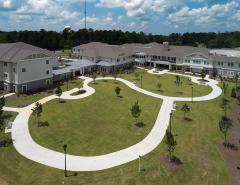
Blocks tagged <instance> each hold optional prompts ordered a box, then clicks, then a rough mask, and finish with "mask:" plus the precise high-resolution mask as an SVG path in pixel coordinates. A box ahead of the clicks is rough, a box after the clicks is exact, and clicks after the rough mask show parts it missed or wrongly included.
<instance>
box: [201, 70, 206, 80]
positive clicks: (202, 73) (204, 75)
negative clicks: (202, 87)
mask: <svg viewBox="0 0 240 185" xmlns="http://www.w3.org/2000/svg"><path fill="white" fill-rule="evenodd" d="M201 77H202V80H204V78H205V77H206V73H205V72H204V71H202V72H201Z"/></svg>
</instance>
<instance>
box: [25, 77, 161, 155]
mask: <svg viewBox="0 0 240 185" xmlns="http://www.w3.org/2000/svg"><path fill="white" fill-rule="evenodd" d="M90 85H91V86H92V87H94V88H95V89H96V93H95V94H94V95H92V96H90V97H88V98H85V99H81V100H74V101H66V103H64V104H59V103H58V100H55V101H51V102H48V103H46V104H44V105H43V110H44V112H43V114H42V117H41V120H42V121H44V122H45V121H47V122H48V123H49V127H43V128H37V127H36V125H35V121H36V120H35V117H33V116H32V117H31V119H30V124H29V128H30V132H31V135H32V137H33V138H34V140H35V141H36V142H37V143H39V144H41V145H43V146H45V147H47V148H51V149H54V150H57V151H61V152H62V150H63V149H62V145H63V142H65V143H67V144H68V145H69V147H68V148H69V153H70V154H76V155H101V154H106V153H110V152H113V151H117V150H120V149H123V148H126V147H128V146H131V145H133V144H136V143H138V142H139V141H141V140H142V139H143V138H144V137H145V136H146V135H147V134H148V133H149V132H150V130H151V129H152V127H153V124H154V123H155V120H156V118H157V115H158V112H159V110H160V106H161V100H159V99H155V98H152V97H149V96H146V95H144V94H140V93H137V92H136V91H134V90H132V89H130V88H128V87H127V86H125V85H124V84H121V83H117V84H116V83H115V82H114V81H108V82H104V81H97V83H96V84H93V83H92V84H90ZM117 86H119V87H120V88H121V96H122V98H119V97H117V96H116V94H115V91H114V90H115V88H116V87H117ZM136 101H138V102H139V104H140V106H141V109H142V115H141V117H140V119H139V121H142V122H144V124H145V126H144V127H143V128H140V129H137V128H135V127H134V123H135V119H134V118H133V117H132V115H131V111H130V109H131V107H132V105H133V104H134V103H135V102H136ZM53 110H54V111H53Z"/></svg>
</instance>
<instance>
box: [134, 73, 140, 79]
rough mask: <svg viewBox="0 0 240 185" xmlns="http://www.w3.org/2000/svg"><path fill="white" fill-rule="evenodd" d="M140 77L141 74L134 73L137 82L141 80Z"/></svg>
mask: <svg viewBox="0 0 240 185" xmlns="http://www.w3.org/2000/svg"><path fill="white" fill-rule="evenodd" d="M139 75H140V74H139V73H138V72H135V73H134V76H135V79H136V80H138V79H139Z"/></svg>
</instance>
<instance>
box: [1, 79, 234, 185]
mask: <svg viewBox="0 0 240 185" xmlns="http://www.w3.org/2000/svg"><path fill="white" fill-rule="evenodd" d="M97 83H98V85H92V86H93V87H94V88H96V90H97V92H96V93H95V94H94V95H93V96H91V97H89V98H86V99H83V100H79V101H67V102H66V103H65V104H61V105H60V106H61V107H60V106H58V105H59V104H57V102H55V101H52V102H49V103H47V104H46V105H49V106H51V107H52V108H54V107H55V108H56V109H52V110H54V111H55V113H56V115H55V118H54V117H52V116H53V113H52V110H51V111H50V113H49V115H50V117H52V119H53V120H58V119H59V118H58V117H62V116H67V115H66V114H67V113H71V112H70V110H69V109H68V108H66V109H65V111H66V113H64V114H57V113H62V110H63V107H65V106H67V107H70V106H75V105H79V106H82V105H81V104H83V103H84V102H89V103H91V98H93V99H96V98H97V97H98V94H101V93H102V92H104V91H105V88H106V87H104V88H103V89H102V88H100V87H101V86H103V85H104V84H103V83H105V82H97ZM107 83H109V84H110V83H111V84H112V85H111V86H114V85H115V84H113V83H112V82H111V81H109V82H107ZM229 84H230V83H229ZM119 86H121V87H122V86H123V88H124V90H123V92H122V95H123V99H119V102H118V103H119V104H121V101H124V99H125V98H130V97H125V96H126V95H124V93H127V91H131V90H129V89H128V88H126V87H125V86H124V85H122V84H119ZM232 86H234V84H230V88H231V87H232ZM230 88H229V94H230V92H231V89H230ZM125 91H126V92H125ZM129 93H130V92H129ZM106 96H107V97H108V98H107V99H110V100H112V99H114V101H117V98H115V97H114V92H113V89H112V90H110V93H108V94H107V95H106ZM133 96H138V97H140V95H139V94H138V93H136V92H135V93H134V95H133ZM102 98H105V97H102ZM99 99H101V97H100V96H99ZM105 99H106V98H105ZM144 99H145V98H144ZM221 99H222V97H219V98H217V99H215V100H212V101H207V102H197V103H193V104H192V103H190V102H188V105H189V106H190V107H191V112H190V113H189V114H188V115H187V116H188V117H189V118H191V119H193V120H192V121H191V122H186V121H184V120H183V112H182V111H181V110H180V109H181V105H182V104H183V103H184V102H179V103H177V105H178V108H177V111H176V112H173V121H172V127H173V132H174V133H175V134H177V137H176V139H177V143H178V145H177V148H176V152H175V155H176V156H177V157H178V158H180V159H181V160H182V162H183V165H182V166H181V168H180V169H179V170H177V171H176V172H169V171H167V169H166V168H165V167H164V165H162V163H161V161H160V158H162V157H164V156H166V155H167V151H166V145H165V143H164V141H163V142H162V143H161V144H160V145H159V146H158V147H157V148H156V149H155V150H154V151H152V152H151V153H150V154H148V155H146V156H144V157H143V159H142V165H143V168H144V169H145V171H144V172H143V173H141V174H139V173H138V161H137V160H136V161H133V162H130V163H128V164H125V165H122V166H119V167H115V168H113V169H109V170H104V171H100V172H81V173H78V174H77V176H71V177H68V178H67V179H65V184H66V185H80V184H88V185H109V184H111V185H146V184H148V185H190V184H199V185H200V184H201V185H210V184H218V185H226V184H230V179H229V175H228V171H227V165H226V164H225V162H224V159H223V157H222V155H221V153H220V151H219V144H220V143H222V142H223V136H222V134H221V133H220V132H219V127H218V121H219V117H220V116H221V115H222V110H221V109H220V108H219V104H220V102H221ZM106 101H108V100H106ZM139 103H140V105H143V102H142V101H140V99H139ZM155 103H156V102H155ZM158 104H160V102H158ZM86 106H87V105H86ZM91 108H92V109H93V110H95V111H101V112H103V113H104V110H105V109H106V111H108V110H109V109H110V108H109V107H103V104H98V105H97V106H96V104H94V106H93V107H91ZM149 108H150V109H151V108H152V107H149ZM47 109H48V107H47V106H44V111H46V110H47ZM101 109H104V110H101ZM152 109H153V110H154V111H157V112H158V111H159V110H158V109H156V110H155V109H154V108H152ZM79 110H80V108H79ZM111 110H112V111H114V112H115V111H116V109H115V107H112V108H111ZM144 110H146V109H145V108H144V109H143V111H144ZM74 111H77V110H74ZM81 111H82V110H80V113H79V117H81V118H80V119H81V120H83V118H84V116H83V115H82V112H81ZM83 111H84V110H83ZM120 111H122V110H119V111H118V112H117V113H119V112H120ZM128 111H129V108H128V109H127V110H126V112H125V110H123V113H122V112H121V115H125V113H127V112H128ZM229 111H231V109H230V110H229ZM84 112H85V113H84V114H85V115H87V114H88V113H87V112H86V111H84ZM90 112H92V110H90ZM149 112H150V111H149ZM128 113H129V112H128ZM44 114H45V113H44ZM153 114H155V112H153V113H152V115H153ZM60 115H61V116H60ZM104 115H106V113H105V114H104ZM116 115H119V114H116ZM203 115H204V116H203ZM82 116H83V117H82ZM44 117H45V115H43V116H42V118H41V119H42V120H44ZM94 117H95V116H94ZM94 117H93V118H91V117H88V118H87V119H88V120H92V119H94ZM111 117H112V116H111ZM114 117H115V116H114ZM71 119H75V118H71ZM99 119H100V121H103V120H102V119H101V117H99ZM122 119H124V118H122ZM31 121H33V120H31ZM66 121H68V120H66ZM83 121H84V120H83ZM120 121H121V120H120V118H119V122H120ZM133 121H134V120H133V119H132V118H131V122H129V124H131V123H132V122H133ZM145 121H148V120H145V119H144V122H145ZM85 122H88V124H90V126H93V125H92V124H93V123H92V121H86V120H85ZM55 124H57V123H55ZM69 124H70V125H71V126H72V125H73V124H75V123H69ZM81 124H82V123H79V127H81ZM52 126H53V127H54V126H55V125H54V123H50V127H48V128H40V129H37V128H35V127H34V124H32V123H30V127H31V131H32V134H33V131H34V130H35V129H36V131H38V132H39V133H41V134H42V136H43V137H44V139H42V140H48V141H50V140H52V141H54V140H56V139H54V137H55V136H56V135H58V133H56V132H54V131H56V130H52V132H49V131H48V129H49V128H51V127H52ZM60 126H61V127H60ZM62 126H65V128H64V127H62ZM85 126H86V129H87V128H90V126H88V125H85ZM101 126H102V128H101V127H99V126H98V128H99V129H101V130H102V129H103V128H104V127H105V126H108V127H110V129H112V128H111V126H112V124H107V123H105V122H103V123H102V125H101ZM114 126H115V125H114ZM58 127H59V128H56V126H55V128H56V129H57V130H60V131H61V132H62V133H63V132H64V131H67V130H68V129H70V128H69V125H67V126H66V124H65V123H63V122H62V121H61V120H60V121H59V123H58ZM120 127H121V128H120ZM149 127H150V124H149ZM119 128H120V129H124V130H125V131H128V129H127V127H126V125H125V123H124V124H122V125H118V124H116V129H115V130H118V132H120V130H119ZM92 129H93V130H88V131H89V133H92V135H94V136H95V137H96V133H94V132H95V131H96V129H95V127H93V128H92ZM129 129H130V130H131V129H132V128H130V127H129ZM147 129H149V128H148V126H147V127H145V128H143V129H142V130H134V129H133V130H131V133H130V134H131V135H129V134H125V133H117V135H116V136H115V135H114V137H112V134H111V133H108V134H110V135H109V140H113V139H114V141H115V143H120V141H117V139H118V140H119V138H118V137H119V135H120V134H122V135H123V136H124V135H125V136H127V137H122V138H120V139H121V140H124V142H125V140H126V142H129V141H127V140H128V138H135V139H136V138H137V136H136V134H135V133H133V132H139V131H143V130H147ZM62 130H64V131H62ZM115 130H114V131H115ZM44 131H45V132H46V133H45V132H44ZM111 131H112V130H111ZM85 132H86V130H82V131H78V133H76V132H75V131H74V132H72V134H71V137H76V135H78V137H80V138H82V137H83V134H84V135H85V136H86V134H85ZM129 132H130V131H128V133H129ZM63 134H65V133H63ZM141 134H142V135H141V137H140V136H139V139H140V138H142V137H143V133H141ZM132 135H133V136H132ZM90 136H91V135H90ZM97 136H99V135H97ZM100 136H101V138H103V139H106V138H107V137H106V136H105V135H104V133H103V134H101V135H100ZM34 137H35V136H34ZM92 137H93V136H92ZM92 137H90V138H89V139H90V140H89V141H91V142H93V141H95V139H94V138H92ZM98 138H99V137H98ZM70 139H71V138H70ZM87 139H88V138H87ZM67 141H69V142H70V140H69V138H68V140H67ZM136 141H137V140H136ZM95 142H98V141H95ZM99 142H101V141H99ZM107 142H108V143H109V142H111V141H107ZM131 142H132V141H131ZM112 143H113V141H112ZM59 144H60V145H61V143H59ZM95 144H96V143H95ZM82 146H83V147H86V144H84V143H81V147H82ZM91 146H92V145H91ZM59 147H60V146H59ZM71 147H72V146H71ZM111 147H112V146H111ZM111 149H113V148H108V147H107V146H106V147H105V146H104V148H103V150H105V151H108V150H111ZM69 150H70V148H69ZM79 150H82V149H79ZM95 150H96V151H92V150H91V151H90V150H89V149H86V151H82V152H88V154H90V153H95V152H96V153H101V152H103V150H101V151H100V150H98V149H95ZM70 152H71V151H70ZM73 152H74V153H75V151H73ZM79 152H80V151H79ZM72 174H73V173H71V172H70V175H72ZM0 176H1V177H3V178H4V179H6V180H7V182H8V183H9V184H10V185H32V184H34V185H43V184H44V185H58V184H62V182H63V181H64V171H61V170H57V169H53V168H49V167H47V166H44V165H41V164H37V163H35V162H32V161H29V160H27V159H25V158H24V157H22V156H21V155H19V154H18V153H17V152H16V151H15V149H14V147H13V146H11V147H7V148H0Z"/></svg>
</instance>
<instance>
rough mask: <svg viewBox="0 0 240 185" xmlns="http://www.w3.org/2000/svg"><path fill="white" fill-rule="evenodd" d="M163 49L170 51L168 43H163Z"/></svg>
mask: <svg viewBox="0 0 240 185" xmlns="http://www.w3.org/2000/svg"><path fill="white" fill-rule="evenodd" d="M163 48H164V50H165V51H170V46H169V43H168V42H164V43H163Z"/></svg>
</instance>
